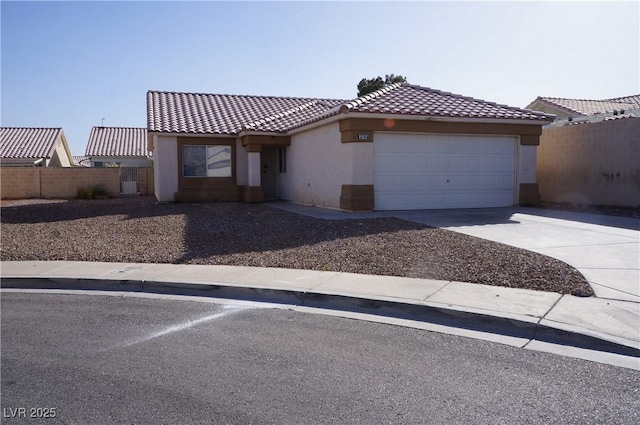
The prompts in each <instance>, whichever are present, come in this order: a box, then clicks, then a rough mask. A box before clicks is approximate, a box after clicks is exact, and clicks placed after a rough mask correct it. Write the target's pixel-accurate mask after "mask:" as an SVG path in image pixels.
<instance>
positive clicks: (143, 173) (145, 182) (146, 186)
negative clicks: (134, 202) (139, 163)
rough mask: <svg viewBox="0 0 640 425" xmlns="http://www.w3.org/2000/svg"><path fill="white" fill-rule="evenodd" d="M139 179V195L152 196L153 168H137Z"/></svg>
mask: <svg viewBox="0 0 640 425" xmlns="http://www.w3.org/2000/svg"><path fill="white" fill-rule="evenodd" d="M138 178H139V179H140V194H141V195H153V194H154V191H153V168H138Z"/></svg>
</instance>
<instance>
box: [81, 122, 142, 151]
mask: <svg viewBox="0 0 640 425" xmlns="http://www.w3.org/2000/svg"><path fill="white" fill-rule="evenodd" d="M84 154H85V156H130V157H145V158H146V157H147V156H148V152H147V129H146V128H138V127H93V128H92V129H91V133H90V134H89V142H88V143H87V149H86V150H85V153H84Z"/></svg>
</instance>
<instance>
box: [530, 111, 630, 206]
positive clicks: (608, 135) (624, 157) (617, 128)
mask: <svg viewBox="0 0 640 425" xmlns="http://www.w3.org/2000/svg"><path fill="white" fill-rule="evenodd" d="M536 172H537V179H538V184H539V188H540V196H541V198H542V200H543V201H548V202H568V203H574V204H583V205H609V206H627V207H640V118H622V119H616V120H610V121H602V122H599V123H588V124H575V125H570V126H566V127H555V128H548V129H544V130H543V131H542V136H541V137H540V146H539V147H538V161H537V169H536Z"/></svg>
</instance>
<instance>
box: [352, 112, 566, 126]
mask: <svg viewBox="0 0 640 425" xmlns="http://www.w3.org/2000/svg"><path fill="white" fill-rule="evenodd" d="M345 115H348V116H349V117H357V118H383V119H388V118H390V119H402V120H411V121H449V122H452V121H453V122H481V123H487V124H540V125H546V124H547V123H551V122H553V121H554V120H553V119H551V118H540V119H523V118H473V117H447V116H437V115H410V114H390V113H375V112H349V113H348V114H345Z"/></svg>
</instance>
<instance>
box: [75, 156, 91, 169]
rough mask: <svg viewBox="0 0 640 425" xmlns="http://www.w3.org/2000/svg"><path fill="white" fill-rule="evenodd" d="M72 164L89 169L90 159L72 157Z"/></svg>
mask: <svg viewBox="0 0 640 425" xmlns="http://www.w3.org/2000/svg"><path fill="white" fill-rule="evenodd" d="M73 163H74V165H78V166H80V167H91V158H89V157H88V156H74V157H73Z"/></svg>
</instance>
